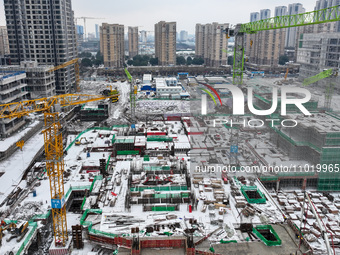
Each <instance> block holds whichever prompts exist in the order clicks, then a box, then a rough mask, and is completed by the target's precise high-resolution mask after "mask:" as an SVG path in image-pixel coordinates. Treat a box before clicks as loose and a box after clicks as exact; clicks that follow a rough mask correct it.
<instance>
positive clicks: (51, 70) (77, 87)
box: [48, 58, 80, 92]
mask: <svg viewBox="0 0 340 255" xmlns="http://www.w3.org/2000/svg"><path fill="white" fill-rule="evenodd" d="M73 64H74V72H75V75H76V87H75V88H76V91H77V92H80V87H79V83H80V76H79V58H75V59H72V60H70V61H68V62H65V63H63V64H61V65H58V66H56V67H54V68H51V69H50V70H48V71H49V72H54V71H57V70H59V69H62V68H65V67H67V66H69V65H73Z"/></svg>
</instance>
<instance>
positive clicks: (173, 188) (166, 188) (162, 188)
mask: <svg viewBox="0 0 340 255" xmlns="http://www.w3.org/2000/svg"><path fill="white" fill-rule="evenodd" d="M146 189H154V190H155V191H178V190H188V186H148V187H144V186H138V187H134V188H130V191H132V192H133V191H143V190H146Z"/></svg>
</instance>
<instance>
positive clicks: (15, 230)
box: [6, 221, 28, 243]
mask: <svg viewBox="0 0 340 255" xmlns="http://www.w3.org/2000/svg"><path fill="white" fill-rule="evenodd" d="M12 224H14V223H12ZM27 232H28V221H23V222H21V223H20V224H19V225H18V224H17V225H15V224H14V226H12V228H11V236H9V237H7V239H6V241H7V242H10V241H11V240H12V239H13V238H16V241H17V242H18V243H19V242H20V241H21V240H22V239H23V238H24V236H25V235H26V233H27Z"/></svg>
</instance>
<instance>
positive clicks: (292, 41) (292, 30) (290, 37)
mask: <svg viewBox="0 0 340 255" xmlns="http://www.w3.org/2000/svg"><path fill="white" fill-rule="evenodd" d="M305 11H306V10H305V8H303V6H302V4H300V3H294V4H290V5H288V13H287V15H294V14H300V13H304V12H305ZM297 33H298V27H289V28H287V29H286V41H285V47H286V48H295V45H296V39H297Z"/></svg>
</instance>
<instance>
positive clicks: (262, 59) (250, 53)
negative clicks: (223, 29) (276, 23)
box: [245, 29, 286, 69]
mask: <svg viewBox="0 0 340 255" xmlns="http://www.w3.org/2000/svg"><path fill="white" fill-rule="evenodd" d="M285 33H286V32H285V29H273V30H267V31H260V32H258V33H256V34H251V35H247V39H246V47H245V54H246V56H247V59H248V60H247V62H246V65H247V66H248V67H251V66H252V67H254V69H257V68H256V66H260V65H267V66H270V67H277V66H278V64H279V57H280V56H281V55H284V46H285Z"/></svg>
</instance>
